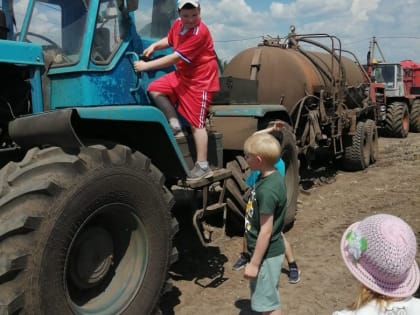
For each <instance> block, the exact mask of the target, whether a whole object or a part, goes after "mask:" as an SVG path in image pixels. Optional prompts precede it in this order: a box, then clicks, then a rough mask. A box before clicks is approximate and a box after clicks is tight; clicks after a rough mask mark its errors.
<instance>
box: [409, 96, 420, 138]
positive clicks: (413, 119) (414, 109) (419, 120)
mask: <svg viewBox="0 0 420 315" xmlns="http://www.w3.org/2000/svg"><path fill="white" fill-rule="evenodd" d="M410 131H412V132H420V99H417V100H414V102H413V104H412V106H411V112H410Z"/></svg>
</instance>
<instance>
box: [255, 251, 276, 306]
mask: <svg viewBox="0 0 420 315" xmlns="http://www.w3.org/2000/svg"><path fill="white" fill-rule="evenodd" d="M283 260H284V255H280V256H275V257H271V258H267V259H265V260H264V261H263V263H262V264H261V266H260V270H259V272H258V276H257V277H256V278H255V279H252V280H251V281H250V288H251V308H252V310H253V311H256V312H268V311H274V310H277V309H280V305H281V304H280V294H279V281H280V272H281V266H282V264H283Z"/></svg>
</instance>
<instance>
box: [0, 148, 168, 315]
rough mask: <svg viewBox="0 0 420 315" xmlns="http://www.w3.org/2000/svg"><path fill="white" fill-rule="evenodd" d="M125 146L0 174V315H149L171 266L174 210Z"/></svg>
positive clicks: (48, 157)
mask: <svg viewBox="0 0 420 315" xmlns="http://www.w3.org/2000/svg"><path fill="white" fill-rule="evenodd" d="M163 184H164V178H163V176H162V174H161V173H160V172H159V170H158V169H157V168H155V167H154V166H153V165H152V164H151V163H150V160H149V159H148V158H146V157H145V156H144V155H142V154H141V153H139V152H134V153H133V152H131V150H130V149H129V148H127V147H125V146H121V145H116V146H114V147H113V148H110V149H108V148H106V147H104V146H102V145H95V146H91V147H84V148H82V149H81V150H80V152H79V153H78V154H67V153H65V152H63V151H62V149H60V148H56V147H53V148H48V149H42V150H41V149H37V148H35V149H31V150H30V151H29V152H28V153H27V155H26V157H25V158H24V159H23V160H22V161H21V162H19V163H9V164H7V165H6V166H5V167H4V168H3V169H2V170H1V171H0V189H1V190H0V291H1V296H0V313H1V314H40V315H41V314H64V315H66V314H79V315H82V314H105V313H104V310H106V311H105V312H106V314H125V315H128V314H150V313H151V312H152V311H153V310H154V309H155V307H156V305H157V303H158V299H159V297H160V293H161V290H162V288H163V286H164V283H165V281H166V276H167V270H168V267H169V265H170V263H171V260H172V258H173V257H174V254H175V253H174V252H173V250H172V237H173V233H174V230H175V229H176V221H174V219H173V218H172V216H171V214H170V211H169V210H170V209H171V207H172V205H173V203H174V199H173V197H172V195H171V193H170V192H169V191H168V190H167V189H166V188H165V186H164V185H163Z"/></svg>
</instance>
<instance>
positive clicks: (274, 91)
mask: <svg viewBox="0 0 420 315" xmlns="http://www.w3.org/2000/svg"><path fill="white" fill-rule="evenodd" d="M326 41H328V43H329V45H326V44H324V42H326ZM344 54H346V56H344ZM381 93H383V92H381V91H376V90H372V89H371V82H370V79H369V76H368V75H367V73H366V72H365V71H364V69H363V67H362V66H361V64H360V63H359V62H358V60H357V58H356V57H355V56H354V55H353V54H352V53H351V52H348V51H344V50H343V49H341V42H340V40H339V39H338V38H337V37H335V36H331V35H328V34H302V35H299V34H297V33H295V29H294V27H291V32H290V33H289V34H288V35H287V36H286V37H285V38H284V39H282V38H267V37H266V38H263V41H262V42H261V43H260V44H258V45H257V46H256V47H252V48H248V49H245V50H244V51H241V52H239V53H238V54H237V55H236V56H235V57H233V58H232V60H231V61H230V62H229V63H228V64H227V65H226V67H225V68H224V70H223V74H222V78H221V91H220V93H219V94H218V96H217V97H216V99H215V101H214V103H215V104H214V105H213V108H212V111H213V117H212V124H213V125H214V126H216V129H217V130H221V132H222V133H223V137H224V138H223V142H224V148H225V149H232V150H241V148H242V144H243V141H244V140H245V138H246V137H247V136H249V133H250V132H249V130H252V129H253V127H251V125H252V124H257V129H261V128H264V127H265V126H266V125H267V123H268V122H270V121H273V120H276V119H281V120H284V121H285V122H287V123H288V124H289V125H290V129H291V130H292V133H293V135H294V136H295V139H296V146H297V151H296V152H297V155H298V156H299V159H300V161H301V162H303V163H305V165H306V166H307V167H310V166H311V161H313V159H314V158H315V156H316V153H317V151H318V150H320V149H322V150H323V151H325V149H326V150H327V152H328V153H330V154H331V155H332V157H333V158H334V159H335V160H339V161H340V162H341V165H342V167H343V168H344V169H346V170H352V171H357V170H363V169H365V168H366V167H368V165H369V164H370V163H373V162H374V161H375V160H376V157H377V144H378V137H377V135H378V134H377V128H376V115H377V106H378V105H377V102H376V96H377V94H381ZM378 99H379V98H378ZM243 107H245V108H246V107H248V108H249V111H250V112H252V113H253V114H254V117H252V118H253V119H249V120H248V121H245V120H242V121H239V120H237V119H235V120H233V119H231V116H232V115H233V112H234V110H237V109H238V108H243ZM256 108H260V109H261V111H260V112H259V111H258V110H256ZM250 115H251V114H250ZM255 121H256V122H255ZM237 160H238V163H237V165H236V166H235V167H232V172H233V174H234V176H233V179H232V181H233V180H235V185H232V186H235V187H234V188H232V187H231V188H230V189H229V187H228V191H229V194H228V197H230V199H231V200H230V208H236V209H233V210H234V211H233V212H235V213H238V212H239V211H238V210H239V209H244V208H243V206H244V200H243V199H245V196H244V194H246V192H247V189H246V187H245V186H244V185H242V183H240V179H238V178H240V177H242V178H245V177H246V175H247V172H248V169H247V167H246V165H244V163H243V160H242V159H240V157H238V158H237ZM228 166H229V165H228ZM286 167H287V163H286ZM239 172H242V176H240V175H239V174H238V173H239ZM286 180H287V174H286ZM286 185H287V187H288V189H292V190H294V189H295V187H291V186H290V185H288V183H287V182H286ZM241 194H242V198H241ZM228 205H229V199H228Z"/></svg>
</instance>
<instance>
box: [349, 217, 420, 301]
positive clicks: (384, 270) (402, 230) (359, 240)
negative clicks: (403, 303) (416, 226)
mask: <svg viewBox="0 0 420 315" xmlns="http://www.w3.org/2000/svg"><path fill="white" fill-rule="evenodd" d="M416 250H417V243H416V236H415V235H414V232H413V230H412V229H411V227H410V226H409V225H408V224H407V223H406V222H405V221H403V220H401V219H400V218H398V217H395V216H393V215H389V214H377V215H373V216H370V217H367V218H365V219H364V220H362V221H360V222H356V223H353V224H352V225H350V227H348V228H347V230H346V231H345V232H344V235H343V237H342V239H341V254H342V256H343V259H344V262H345V263H346V265H347V268H349V270H350V272H351V273H352V274H353V275H354V276H355V277H356V279H358V280H359V281H360V282H361V283H362V284H363V285H365V286H366V287H367V288H369V289H371V290H372V291H374V292H377V293H379V294H383V295H385V296H389V297H395V298H405V297H408V296H411V295H413V294H414V293H415V292H416V290H417V289H418V287H419V283H420V273H419V267H418V265H417V262H416Z"/></svg>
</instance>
